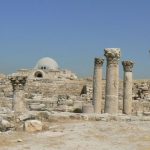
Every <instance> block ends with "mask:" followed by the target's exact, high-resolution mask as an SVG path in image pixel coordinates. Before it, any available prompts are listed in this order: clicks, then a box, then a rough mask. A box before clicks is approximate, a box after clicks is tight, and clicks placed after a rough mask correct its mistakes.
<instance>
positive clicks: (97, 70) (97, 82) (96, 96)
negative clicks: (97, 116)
mask: <svg viewBox="0 0 150 150" xmlns="http://www.w3.org/2000/svg"><path fill="white" fill-rule="evenodd" d="M103 63H104V59H102V58H95V62H94V75H93V104H94V112H95V113H101V110H102V108H101V107H102V106H101V105H102V85H103V83H102V65H103Z"/></svg>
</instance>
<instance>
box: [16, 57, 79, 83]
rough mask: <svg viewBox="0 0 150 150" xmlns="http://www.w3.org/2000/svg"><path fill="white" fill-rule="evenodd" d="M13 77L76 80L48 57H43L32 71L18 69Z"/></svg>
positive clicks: (69, 72)
mask: <svg viewBox="0 0 150 150" xmlns="http://www.w3.org/2000/svg"><path fill="white" fill-rule="evenodd" d="M14 75H25V76H28V79H50V80H55V79H59V80H61V79H71V80H72V79H77V76H76V75H75V74H74V73H72V72H71V71H69V70H64V69H60V67H59V65H58V63H57V62H56V61H55V60H54V59H52V58H50V57H43V58H41V59H40V60H38V61H37V63H36V65H35V67H34V68H33V69H20V70H18V72H17V73H15V74H14Z"/></svg>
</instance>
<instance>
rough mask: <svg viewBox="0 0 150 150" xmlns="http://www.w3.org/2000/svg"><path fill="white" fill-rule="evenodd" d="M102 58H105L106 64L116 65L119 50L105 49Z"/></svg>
mask: <svg viewBox="0 0 150 150" xmlns="http://www.w3.org/2000/svg"><path fill="white" fill-rule="evenodd" d="M104 56H105V57H106V58H107V62H108V64H118V61H119V58H120V48H105V49H104Z"/></svg>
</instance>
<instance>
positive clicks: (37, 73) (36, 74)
mask: <svg viewBox="0 0 150 150" xmlns="http://www.w3.org/2000/svg"><path fill="white" fill-rule="evenodd" d="M34 76H35V77H36V78H43V73H42V72H41V71H36V72H35V73H34Z"/></svg>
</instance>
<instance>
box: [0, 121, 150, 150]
mask: <svg viewBox="0 0 150 150" xmlns="http://www.w3.org/2000/svg"><path fill="white" fill-rule="evenodd" d="M84 149H86V150H150V122H148V121H145V122H144V121H143V122H142V121H141V122H137V121H135V122H117V121H112V122H102V121H101V122H91V121H84V122H81V121H80V122H79V121H72V122H64V123H52V124H50V129H49V130H48V131H43V132H38V133H26V132H7V133H0V150H84Z"/></svg>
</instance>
